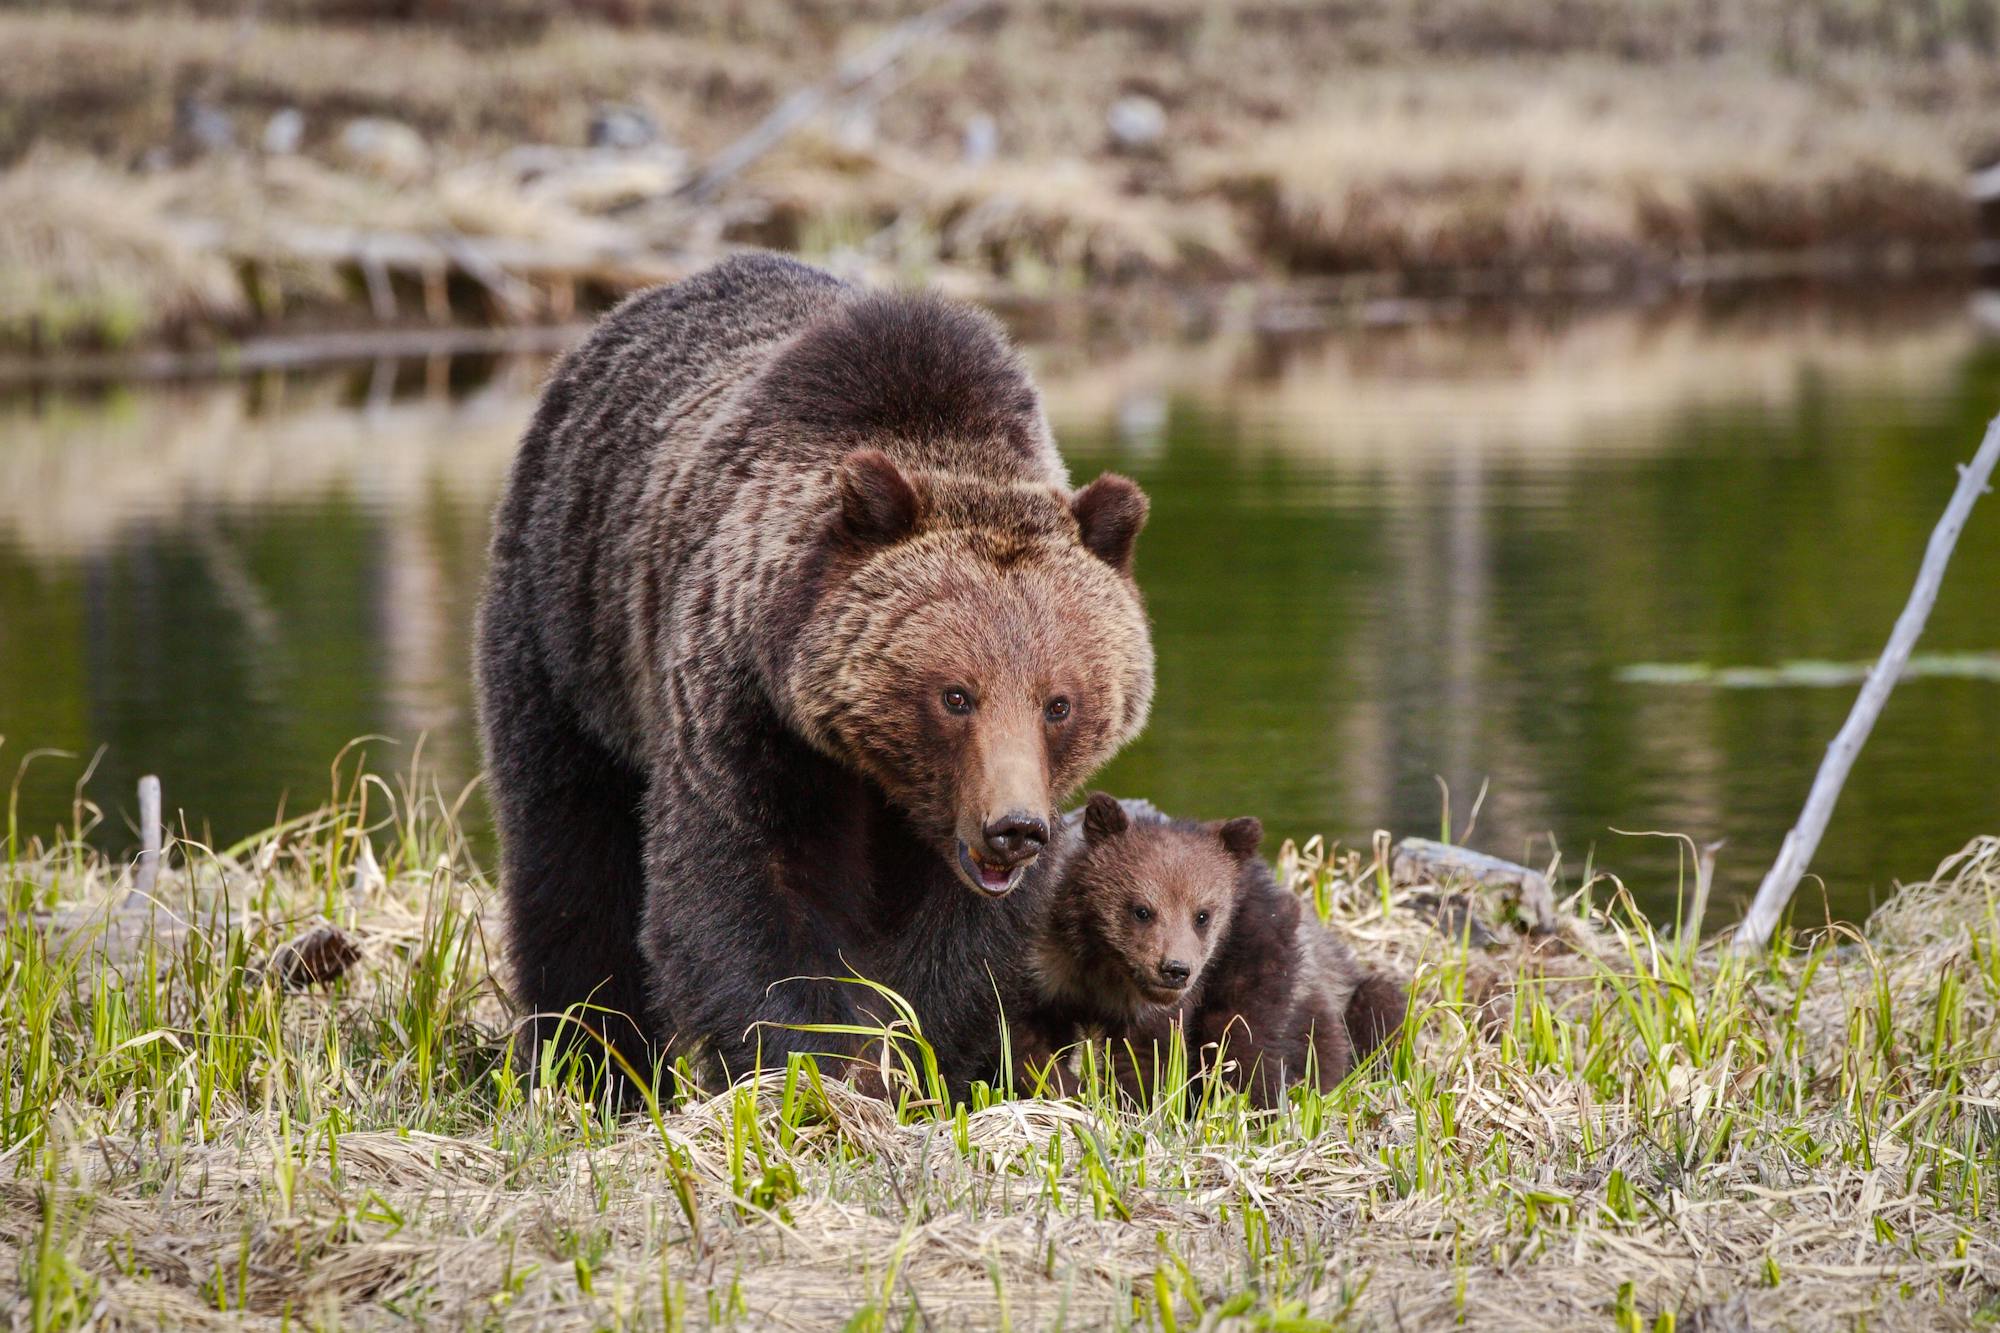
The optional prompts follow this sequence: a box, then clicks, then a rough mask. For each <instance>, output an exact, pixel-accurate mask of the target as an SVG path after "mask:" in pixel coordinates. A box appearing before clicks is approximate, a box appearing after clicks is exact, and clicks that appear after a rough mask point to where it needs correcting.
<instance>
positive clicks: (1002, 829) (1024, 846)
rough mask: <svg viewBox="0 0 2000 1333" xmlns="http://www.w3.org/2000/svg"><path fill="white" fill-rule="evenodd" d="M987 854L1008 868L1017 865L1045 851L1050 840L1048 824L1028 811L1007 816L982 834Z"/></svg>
mask: <svg viewBox="0 0 2000 1333" xmlns="http://www.w3.org/2000/svg"><path fill="white" fill-rule="evenodd" d="M981 832H982V835H983V837H984V838H985V841H986V850H987V852H988V854H989V855H991V856H992V857H993V858H994V859H996V860H998V861H1000V862H1002V863H1003V864H1005V865H1010V866H1011V865H1018V864H1019V863H1021V862H1022V861H1026V860H1028V859H1029V858H1030V857H1032V856H1034V855H1035V853H1037V852H1039V851H1041V850H1042V847H1043V845H1044V844H1046V843H1047V842H1048V840H1049V823H1048V821H1047V820H1046V819H1040V818H1037V817H1036V816H1034V815H1031V814H1028V813H1027V812H1026V811H1022V810H1015V811H1013V812H1011V813H1009V814H1004V815H1002V816H1000V817H999V818H998V819H996V820H994V821H993V822H992V823H990V824H988V825H987V826H986V827H985V828H984V829H983V830H982V831H981Z"/></svg>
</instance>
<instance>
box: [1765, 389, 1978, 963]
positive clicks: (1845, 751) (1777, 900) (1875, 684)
mask: <svg viewBox="0 0 2000 1333" xmlns="http://www.w3.org/2000/svg"><path fill="white" fill-rule="evenodd" d="M1996 462H2000V417H1995V418H1994V419H1993V422H1992V424H1991V425H1989V426H1987V428H1986V439H1985V440H1984V441H1983V442H1982V443H1981V444H1980V446H1979V452H1978V453H1976V454H1974V455H1973V456H1972V462H1971V463H1969V464H1966V465H1962V466H1961V467H1960V468H1959V475H1958V489H1957V490H1955V491H1953V492H1952V495H1951V502H1950V503H1949V504H1947V505H1946V506H1945V507H1944V517H1943V518H1940V519H1939V520H1938V525H1937V527H1936V528H1935V529H1934V530H1933V531H1932V532H1931V540H1930V545H1929V546H1928V547H1927V548H1926V549H1925V551H1924V563H1923V567H1922V568H1921V569H1920V570H1918V572H1917V582H1916V586H1915V587H1913V588H1911V589H1910V600H1909V602H1908V603H1907V604H1906V605H1905V606H1904V607H1903V614H1902V615H1900V616H1898V617H1896V628H1895V629H1894V630H1893V631H1891V632H1890V634H1889V644H1888V646H1887V647H1885V648H1884V649H1883V650H1882V656H1881V657H1880V658H1878V659H1877V660H1876V662H1875V665H1874V667H1873V668H1871V669H1870V670H1869V672H1868V679H1866V680H1864V681H1862V682H1861V693H1860V694H1859V695H1857V696H1856V697H1855V700H1854V707H1853V709H1852V710H1850V711H1849V713H1848V714H1847V721H1846V722H1845V723H1844V724H1842V726H1841V728H1840V734H1839V735H1837V736H1835V737H1834V738H1833V744H1831V745H1829V746H1828V747H1827V749H1826V758H1825V759H1823V760H1821V761H1820V766H1819V774H1818V776H1816V777H1815V778H1813V785H1812V791H1811V792H1810V793H1809V794H1808V795H1807V796H1806V804H1805V809H1804V810H1802V811H1800V813H1799V822H1798V823H1797V824H1795V825H1793V827H1792V831H1791V832H1789V833H1787V834H1786V835H1785V841H1784V845H1783V846H1781V847H1780V848H1779V849H1778V859H1777V860H1776V861H1774V862H1773V863H1772V865H1771V869H1770V871H1769V873H1767V874H1766V875H1765V876H1764V882H1763V884H1761V885H1759V886H1758V889H1757V896H1756V898H1755V899H1754V900H1752V901H1751V904H1750V912H1749V914H1748V915H1747V916H1745V917H1744V918H1743V924H1742V925H1741V926H1739V927H1738V928H1737V930H1736V938H1735V940H1734V941H1733V943H1732V947H1733V948H1734V949H1735V950H1736V952H1738V953H1750V952H1754V951H1756V950H1758V949H1761V948H1763V947H1764V945H1765V944H1767V943H1768V942H1769V941H1770V938H1771V932H1772V931H1774V930H1776V929H1777V925H1778V918H1779V917H1781V916H1783V915H1784V911H1785V905H1786V904H1787V903H1789V902H1790V901H1791V900H1792V894H1793V892H1794V891H1795V890H1797V888H1798V887H1799V881H1800V880H1801V879H1803V878H1804V877H1805V873H1806V867H1807V866H1809V865H1810V864H1812V858H1813V853H1814V852H1816V851H1818V850H1819V840H1820V837H1821V836H1822V835H1823V834H1824V833H1825V832H1826V825H1827V821H1828V820H1829V819H1831V818H1832V817H1833V806H1834V802H1836V801H1838V800H1839V799H1840V789H1841V786H1842V785H1843V784H1844V783H1845V782H1846V781H1847V774H1848V770H1850V769H1852V768H1853V767H1854V760H1855V757H1856V756H1858V755H1859V754H1860V753H1861V746H1862V744H1863V743H1864V742H1866V741H1867V739H1868V733H1869V732H1870V731H1871V730H1873V729H1874V726H1875V719H1876V718H1877V717H1879V716H1880V715H1881V713H1882V705H1883V704H1885V703H1887V702H1888V700H1889V691H1890V690H1892V689H1894V688H1895V687H1896V678H1897V677H1898V676H1900V675H1901V674H1902V672H1903V664H1904V663H1906V662H1908V661H1909V660H1910V650H1911V649H1913V648H1915V647H1916V644H1917V636H1918V635H1920V634H1922V633H1923V632H1924V621H1925V620H1927V619H1929V617H1930V613H1931V606H1932V604H1933V603H1935V602H1936V601H1937V594H1938V585H1939V584H1940V583H1942V582H1943V581H1944V570H1945V566H1946V565H1947V564H1948V563H1950V561H1951V551H1952V548H1953V547H1954V546H1956V545H1957V544H1958V534H1959V532H1960V531H1961V530H1963V529H1964V527H1965V520H1966V518H1967V516H1968V515H1970V514H1971V513H1972V505H1973V502H1974V501H1975V500H1977V499H1978V498H1979V497H1980V496H1981V495H1983V494H1984V493H1985V492H1986V487H1987V483H1988V482H1989V481H1990V480H1991V479H1992V477H1993V467H1994V464H1995V463H1996Z"/></svg>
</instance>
